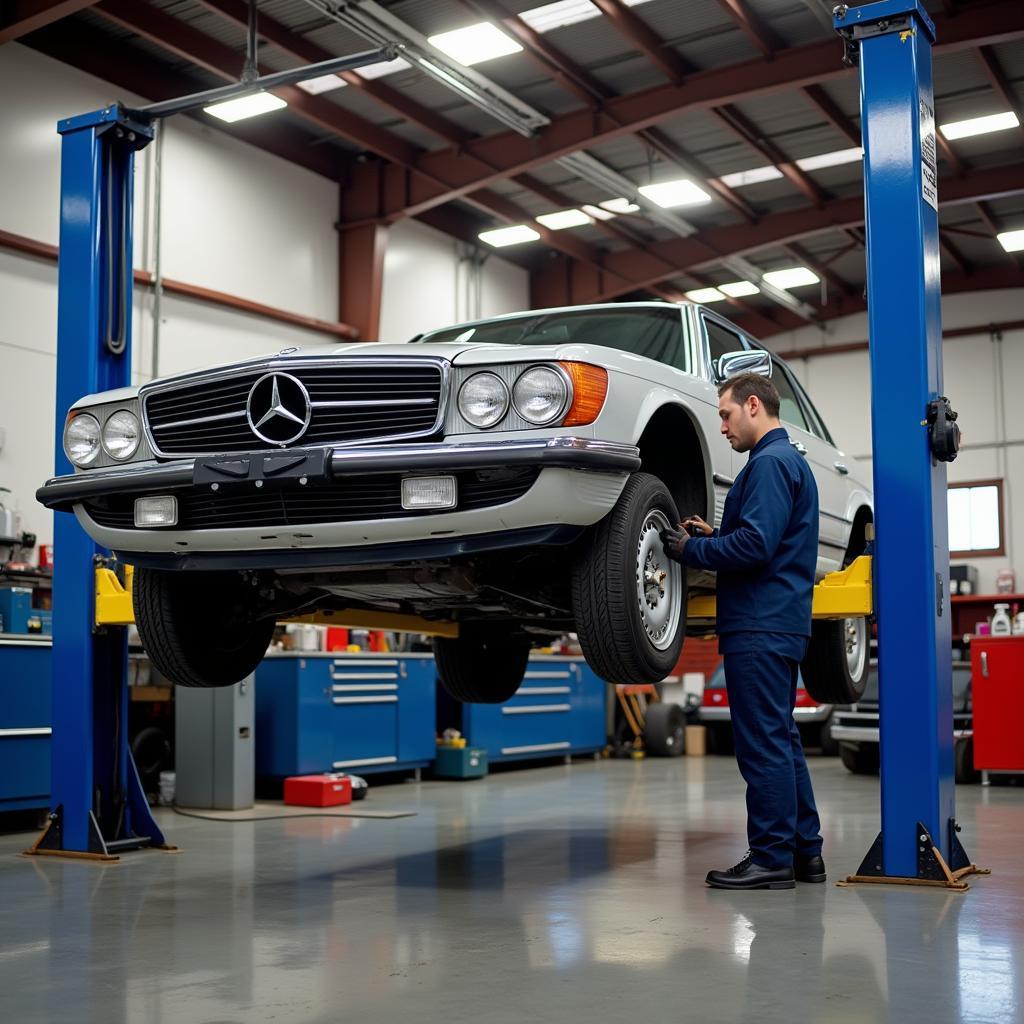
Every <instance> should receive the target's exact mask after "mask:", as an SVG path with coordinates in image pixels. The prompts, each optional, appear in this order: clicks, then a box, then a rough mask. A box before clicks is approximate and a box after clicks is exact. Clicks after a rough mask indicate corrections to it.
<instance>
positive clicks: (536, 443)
mask: <svg viewBox="0 0 1024 1024" xmlns="http://www.w3.org/2000/svg"><path fill="white" fill-rule="evenodd" d="M287 453H288V452H287V449H286V450H285V451H284V452H283V453H282V452H279V451H261V452H253V453H250V454H249V455H244V454H238V455H235V454H233V455H231V456H230V458H231V459H233V460H240V459H245V458H252V459H253V460H256V459H260V458H271V457H274V458H277V457H280V456H281V454H287ZM328 461H329V466H330V475H331V476H332V477H333V478H334V479H340V478H343V477H346V476H364V475H371V474H375V473H432V472H452V471H454V470H460V469H494V468H499V467H524V466H536V467H540V468H548V467H558V468H561V469H584V470H590V471H592V472H598V473H633V472H635V471H636V470H638V469H639V468H640V450H639V449H638V448H637V447H636V446H635V445H630V444H619V443H617V442H615V441H595V440H592V439H590V438H583V437H545V438H531V439H528V440H522V441H519V440H516V441H471V442H466V443H460V444H444V443H443V442H434V443H430V444H403V445H373V446H366V447H361V448H335V449H332V450H331V451H330V456H329V460H328ZM195 464H196V460H195V459H179V460H175V461H174V462H165V463H157V462H143V463H136V464H134V465H133V464H129V465H126V466H118V467H117V468H116V469H96V470H87V471H85V472H83V473H73V474H71V475H69V476H58V477H54V478H52V479H51V480H48V481H47V482H46V483H45V484H44V485H43V486H42V487H40V488H39V490H38V491H36V500H37V501H38V502H39V503H40V504H42V505H45V506H46V507H47V508H51V509H54V510H55V511H59V512H70V511H72V510H73V509H74V506H75V505H76V504H78V503H80V502H82V501H84V500H86V499H88V498H96V497H102V496H105V495H111V494H143V493H148V494H162V493H166V492H172V493H173V492H174V491H177V490H183V489H186V488H190V487H194V486H195V479H194V477H195Z"/></svg>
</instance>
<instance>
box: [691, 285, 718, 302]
mask: <svg viewBox="0 0 1024 1024" xmlns="http://www.w3.org/2000/svg"><path fill="white" fill-rule="evenodd" d="M686 297H687V298H688V299H689V300H690V301H691V302H703V303H708V302H723V301H724V300H725V296H724V295H723V294H722V293H721V292H720V291H719V290H718V289H717V288H694V290H693V291H692V292H687V293H686Z"/></svg>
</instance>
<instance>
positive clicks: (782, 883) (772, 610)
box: [662, 373, 825, 889]
mask: <svg viewBox="0 0 1024 1024" xmlns="http://www.w3.org/2000/svg"><path fill="white" fill-rule="evenodd" d="M718 394H719V400H718V415H719V417H720V418H721V421H722V433H723V434H724V435H725V437H726V440H728V442H729V444H731V445H732V447H733V450H734V451H737V452H749V453H750V454H749V456H748V458H747V464H746V465H745V466H744V467H743V469H742V470H741V471H740V473H739V474H738V475H737V477H736V482H735V483H734V484H733V486H732V489H731V490H730V491H729V495H728V497H727V498H726V501H725V509H724V511H723V515H722V525H721V528H720V529H718V530H712V528H711V527H710V526H709V525H708V524H707V523H706V522H704V520H703V519H701V518H700V517H699V516H690V517H689V518H688V519H685V520H684V521H683V522H682V523H681V524H680V525H679V528H678V529H674V530H666V531H665V534H664V536H663V538H662V539H663V542H664V544H665V548H666V551H667V552H668V554H669V555H670V556H671V557H672V558H675V559H676V560H677V561H679V562H681V563H682V564H683V565H684V566H687V567H689V568H693V569H712V570H715V571H716V572H717V573H718V585H717V593H718V602H717V603H718V635H719V649H720V650H721V652H722V654H723V655H724V661H725V681H726V687H727V688H728V691H729V708H730V711H731V713H732V728H733V735H734V739H735V746H736V760H737V762H738V763H739V769H740V774H741V775H742V776H743V778H744V780H745V781H746V783H747V839H748V842H749V845H750V849H749V851H748V852H747V855H746V856H745V857H744V858H743V860H741V861H740V862H739V864H737V865H736V866H735V867H732V868H729V869H728V870H725V871H711V872H709V873H708V876H707V884H708V885H710V886H712V887H714V888H719V889H792V888H793V887H794V886H795V885H796V882H797V881H801V882H824V881H825V864H824V862H823V861H822V859H821V845H822V841H821V831H820V830H821V822H820V821H819V819H818V811H817V808H816V807H815V803H814V792H813V790H812V789H811V777H810V775H809V773H808V771H807V762H806V761H805V760H804V752H803V747H802V746H801V744H800V733H799V732H798V731H797V726H796V722H795V721H794V719H793V706H794V703H795V701H796V684H797V669H798V667H799V665H800V662H801V661H802V660H803V658H804V655H805V654H806V652H807V643H808V640H809V638H810V635H811V602H812V599H813V595H814V571H815V565H816V563H817V558H818V489H817V485H816V483H815V481H814V477H813V476H812V475H811V471H810V469H809V468H808V466H807V463H806V462H805V461H804V459H803V457H802V456H801V455H800V454H799V453H798V452H797V451H796V449H795V448H794V447H793V446H792V445H791V444H790V440H789V435H788V434H787V433H786V431H785V430H784V429H783V427H782V424H781V423H780V422H779V393H778V391H777V390H776V388H775V385H774V384H773V383H772V382H771V380H770V379H769V378H768V377H763V376H760V375H758V374H754V373H744V374H739V375H737V376H735V377H731V378H730V379H729V380H727V381H726V382H725V383H724V384H722V385H721V387H720V388H719V390H718Z"/></svg>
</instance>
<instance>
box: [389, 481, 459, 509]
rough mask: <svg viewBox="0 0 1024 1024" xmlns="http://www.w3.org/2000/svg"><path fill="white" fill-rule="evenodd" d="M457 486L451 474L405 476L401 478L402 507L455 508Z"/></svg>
mask: <svg viewBox="0 0 1024 1024" xmlns="http://www.w3.org/2000/svg"><path fill="white" fill-rule="evenodd" d="M456 501H458V488H457V486H456V483H455V477H453V476H407V477H404V478H403V479H402V508H404V509H414V508H455V503H456Z"/></svg>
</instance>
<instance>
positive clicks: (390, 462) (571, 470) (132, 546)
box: [37, 437, 640, 567]
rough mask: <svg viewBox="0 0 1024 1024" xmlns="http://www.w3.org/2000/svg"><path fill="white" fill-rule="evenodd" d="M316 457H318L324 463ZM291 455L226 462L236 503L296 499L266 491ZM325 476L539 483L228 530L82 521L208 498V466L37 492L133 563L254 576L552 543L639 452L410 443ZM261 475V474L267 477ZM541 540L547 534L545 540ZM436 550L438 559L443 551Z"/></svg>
mask: <svg viewBox="0 0 1024 1024" xmlns="http://www.w3.org/2000/svg"><path fill="white" fill-rule="evenodd" d="M321 454H323V453H321ZM289 455H296V456H298V457H301V453H298V452H287V451H286V452H257V453H252V454H250V455H242V456H236V455H232V456H226V457H225V460H228V461H230V462H231V463H232V464H234V465H238V464H239V463H240V462H245V463H246V464H247V466H248V469H247V470H246V473H247V476H245V477H243V478H242V479H240V480H238V481H236V482H235V486H236V493H239V490H240V492H241V493H242V494H245V493H246V488H253V490H252V493H253V495H256V494H260V493H263V494H265V493H267V492H266V491H259V490H256V487H258V486H259V485H258V483H257V481H261V482H266V483H267V484H268V487H269V486H271V484H272V485H273V486H278V487H280V486H283V487H286V488H291V489H298V486H299V484H298V482H297V481H289V482H284V483H282V482H281V481H272V477H271V471H272V467H271V464H272V462H273V461H274V460H277V461H280V460H281V459H282V457H286V456H289ZM324 465H325V466H326V476H327V477H328V478H329V479H330V480H333V481H334V483H335V485H337V484H338V483H342V484H343V483H344V480H345V479H346V478H349V479H353V480H354V479H355V478H357V477H366V476H369V475H373V474H391V475H394V474H396V473H431V472H444V473H447V472H452V471H459V470H476V469H492V468H502V469H504V468H508V467H515V468H522V467H534V468H537V469H539V473H538V475H537V478H536V480H535V482H534V483H533V484H532V485H531V486H530V487H529V489H528V490H527V491H526V492H525V493H523V494H522V495H521V496H520V497H518V498H515V499H514V500H510V501H507V502H506V503H503V504H496V505H491V506H487V507H480V508H466V509H454V510H450V511H438V512H436V513H417V514H415V515H408V516H406V515H402V516H392V517H383V516H376V517H375V518H370V517H366V518H363V517H360V518H358V519H354V520H346V521H330V522H324V521H322V520H321V521H318V522H316V523H315V524H309V525H306V524H302V523H299V522H294V523H289V525H265V524H263V525H261V524H255V525H252V526H244V527H243V526H239V525H235V526H231V527H224V528H221V527H203V528H191V529H190V528H188V527H180V526H179V527H162V528H159V529H139V528H124V527H120V526H112V525H103V524H101V523H99V522H97V521H96V519H94V518H93V517H92V516H90V513H89V509H88V508H87V505H86V504H85V503H86V502H89V501H90V500H94V499H97V498H102V497H104V496H108V495H122V496H123V495H129V496H130V495H132V494H162V493H171V494H175V493H177V494H178V495H200V494H204V495H208V494H209V493H210V483H209V482H208V481H209V460H191V459H189V460H181V461H179V462H174V463H168V464H140V465H138V466H136V467H124V468H121V469H118V470H97V471H94V472H87V473H80V474H76V475H75V476H72V477H61V478H58V479H56V480H51V481H50V482H49V483H47V485H46V486H45V487H43V488H41V489H40V490H39V492H37V496H38V498H39V500H40V501H41V502H43V504H46V505H48V506H49V507H51V508H56V509H60V510H63V509H67V508H69V507H70V508H71V509H72V510H73V511H74V513H75V515H76V517H77V518H78V520H79V522H80V523H81V525H82V527H83V528H84V529H85V530H86V532H87V533H88V534H89V535H90V536H91V537H92V538H93V539H94V540H95V541H96V542H97V543H98V544H101V545H103V546H104V547H106V548H109V549H110V550H112V551H115V552H117V553H118V554H119V555H122V556H124V557H125V558H126V559H127V560H130V561H132V562H134V563H135V564H139V565H142V564H150V565H156V564H158V563H159V564H174V565H178V566H183V565H185V564H186V563H187V564H189V565H195V566H196V567H199V566H200V565H204V566H209V567H212V566H213V565H214V563H216V564H217V565H218V566H219V567H239V566H244V567H255V566H256V565H257V564H261V565H262V564H264V563H266V564H267V565H268V566H269V565H277V564H278V563H279V562H280V561H281V558H282V557H285V556H286V557H285V564H288V565H296V566H298V565H301V564H305V563H307V562H309V563H310V564H313V562H315V563H316V564H317V565H322V564H326V565H337V564H348V563H353V564H355V563H356V562H361V561H365V558H363V557H362V556H363V555H366V556H369V555H372V556H373V558H372V560H373V561H375V562H377V561H379V562H383V563H387V562H391V561H398V560H408V558H410V557H413V556H414V555H415V557H417V558H420V557H426V558H430V557H431V555H433V556H434V557H442V555H448V554H455V553H461V552H462V551H463V549H464V548H466V549H467V550H468V548H473V549H476V548H478V547H479V548H480V549H481V550H487V549H493V548H495V547H497V548H502V547H514V546H518V545H521V544H536V543H545V542H551V540H550V539H542V538H541V535H540V534H538V533H537V531H538V529H540V530H542V532H543V530H547V531H548V533H551V531H552V530H554V531H555V532H554V533H552V534H551V536H552V537H556V538H563V537H570V536H576V535H578V532H579V530H580V529H582V528H584V527H586V526H589V525H591V524H593V523H596V522H597V521H598V520H600V519H601V518H603V517H604V516H605V515H606V514H607V512H608V511H609V510H610V509H611V508H612V507H613V506H614V504H615V502H616V501H617V500H618V497H619V494H621V492H622V488H623V487H624V486H625V481H626V478H627V476H628V474H629V473H630V472H632V471H633V470H635V469H637V468H639V465H640V456H639V452H638V450H637V448H635V447H634V446H632V445H622V444H616V443H613V442H604V441H595V440H591V439H585V438H576V437H555V438H537V439H529V440H524V441H519V440H515V441H479V442H473V443H465V444H416V445H393V446H375V447H373V448H369V447H366V448H347V449H331V450H328V451H327V452H326V460H325V462H324ZM264 470H267V472H266V473H265V472H264ZM547 536H548V534H547V533H545V534H544V538H547ZM442 549H443V550H442Z"/></svg>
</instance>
